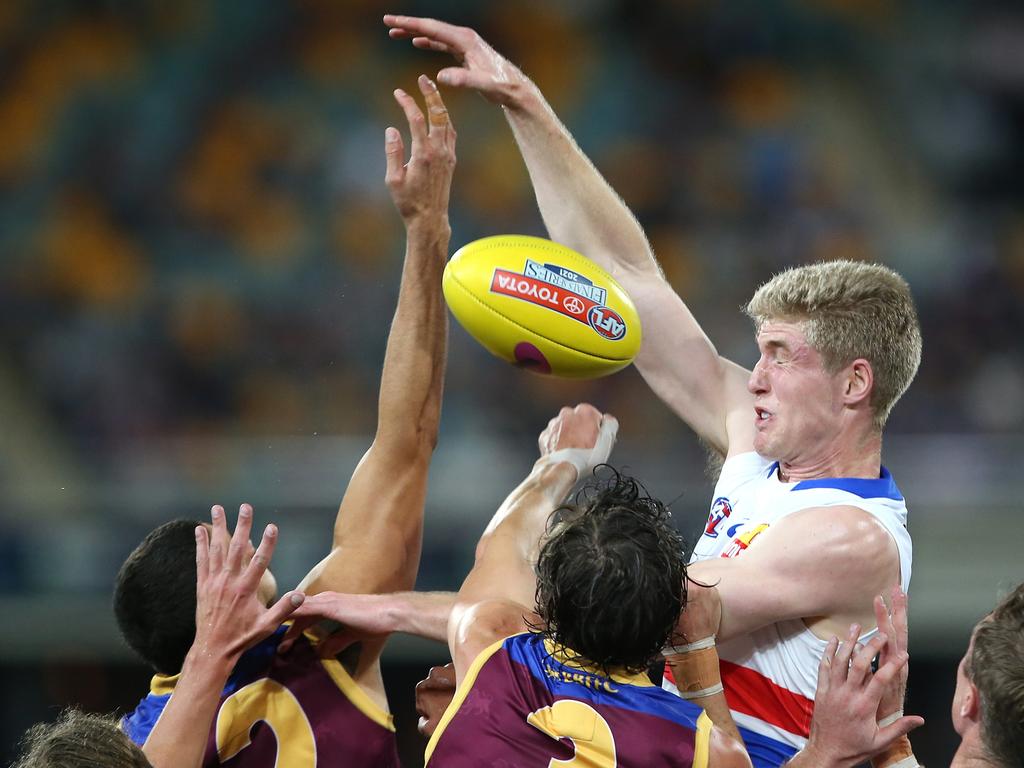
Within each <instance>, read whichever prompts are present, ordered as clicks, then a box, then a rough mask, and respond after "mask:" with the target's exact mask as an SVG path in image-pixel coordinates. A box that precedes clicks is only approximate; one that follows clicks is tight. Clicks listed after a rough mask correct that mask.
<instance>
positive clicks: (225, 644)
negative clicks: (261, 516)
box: [192, 504, 304, 659]
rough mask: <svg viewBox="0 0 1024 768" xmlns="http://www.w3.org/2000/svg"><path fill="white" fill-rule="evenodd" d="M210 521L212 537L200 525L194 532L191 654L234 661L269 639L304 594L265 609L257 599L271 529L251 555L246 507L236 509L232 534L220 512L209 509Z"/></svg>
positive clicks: (274, 536) (270, 552)
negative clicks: (193, 613) (194, 559)
mask: <svg viewBox="0 0 1024 768" xmlns="http://www.w3.org/2000/svg"><path fill="white" fill-rule="evenodd" d="M210 517H211V519H212V521H213V524H212V535H211V534H210V532H208V531H207V529H206V527H205V526H198V527H197V528H196V637H195V641H194V643H193V646H192V650H193V651H194V652H197V653H200V654H202V655H203V656H218V657H222V658H223V657H227V658H231V659H237V657H239V656H241V655H242V653H243V652H244V651H246V650H247V649H248V648H250V647H252V646H253V645H255V644H256V643H258V642H259V641H261V640H263V639H265V638H267V637H269V636H270V635H272V634H273V633H274V632H275V631H276V630H277V628H278V627H279V626H281V624H282V622H284V621H285V619H287V618H288V617H289V616H290V615H291V614H292V612H293V611H295V609H296V608H298V607H299V606H300V605H302V601H303V598H304V595H303V594H302V593H301V592H298V591H292V592H289V593H288V594H286V595H285V596H284V597H282V598H281V599H280V600H278V601H277V602H276V603H275V604H274V605H272V606H270V607H269V608H268V607H267V606H266V605H265V604H264V603H263V601H262V600H261V599H260V597H259V595H258V594H257V593H258V591H259V586H260V581H261V579H262V578H263V574H264V573H265V572H266V570H267V567H268V566H269V565H270V558H271V557H272V556H273V554H274V547H275V546H276V545H277V526H275V525H273V524H271V525H268V526H267V527H266V530H264V532H263V539H262V541H260V545H259V547H258V548H257V549H256V551H255V552H252V543H251V542H250V541H249V533H250V530H251V529H252V507H251V506H249V505H248V504H243V505H242V506H241V507H240V508H239V510H238V524H237V525H236V526H235V531H234V534H231V533H229V532H228V527H227V521H226V519H225V515H224V508H223V507H221V506H215V507H213V509H212V510H211V513H210ZM250 553H251V558H250Z"/></svg>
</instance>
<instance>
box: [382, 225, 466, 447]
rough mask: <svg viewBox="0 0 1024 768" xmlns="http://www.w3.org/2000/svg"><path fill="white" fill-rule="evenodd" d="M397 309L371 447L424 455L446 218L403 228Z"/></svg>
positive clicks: (430, 441) (434, 410) (441, 318)
mask: <svg viewBox="0 0 1024 768" xmlns="http://www.w3.org/2000/svg"><path fill="white" fill-rule="evenodd" d="M406 234H407V244H406V254H405V263H404V265H403V268H402V279H401V284H400V287H399V292H398V305H397V308H396V309H395V315H394V319H393V320H392V323H391V332H390V333H389V335H388V342H387V350H386V352H385V354H384V366H383V370H382V372H381V380H380V397H379V401H378V412H377V413H378V416H377V435H376V440H375V442H376V444H377V445H378V446H381V445H384V446H387V447H388V449H389V450H394V451H401V452H408V453H409V454H410V455H412V454H422V453H424V452H426V453H427V454H429V453H430V452H431V451H432V450H433V447H434V445H435V444H436V442H437V429H438V423H439V421H440V417H441V394H442V389H443V386H444V369H445V357H446V354H447V339H448V317H447V307H446V305H445V302H444V296H443V295H442V293H441V274H442V272H443V271H444V265H445V261H446V260H447V258H448V245H449V239H450V236H451V230H450V228H449V225H448V220H447V217H441V216H434V215H431V216H429V217H425V219H424V218H417V219H414V220H411V221H408V222H406Z"/></svg>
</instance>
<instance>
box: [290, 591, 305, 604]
mask: <svg viewBox="0 0 1024 768" xmlns="http://www.w3.org/2000/svg"><path fill="white" fill-rule="evenodd" d="M288 599H289V601H290V602H291V604H292V606H293V607H295V608H298V607H299V606H300V605H302V604H303V603H304V602H305V601H306V596H305V595H304V594H303V593H302V592H293V593H292V594H291V596H290V597H289V598H288Z"/></svg>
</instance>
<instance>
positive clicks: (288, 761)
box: [217, 678, 316, 768]
mask: <svg viewBox="0 0 1024 768" xmlns="http://www.w3.org/2000/svg"><path fill="white" fill-rule="evenodd" d="M260 721H263V722H265V723H266V724H267V725H269V726H270V728H271V730H273V731H274V736H275V737H276V738H277V761H276V763H275V765H276V766H277V768H315V766H316V739H315V738H314V737H313V729H312V728H311V727H310V725H309V720H308V718H307V717H306V713H305V712H303V711H302V705H301V704H299V700H298V699H296V698H295V694H293V693H292V692H291V691H289V690H288V689H287V688H285V687H284V686H283V685H281V684H280V683H278V682H276V681H274V680H269V679H267V678H263V679H262V680H257V681H256V682H255V683H250V684H249V685H247V686H245V687H244V688H240V689H238V690H237V691H235V692H234V693H233V694H231V695H230V696H228V698H227V699H225V700H224V703H223V704H222V705H221V708H220V712H219V713H218V714H217V755H218V757H219V759H220V761H221V762H222V763H224V762H227V761H228V760H230V759H231V758H232V757H234V756H235V755H237V754H238V753H239V752H241V751H242V750H243V749H245V748H246V747H248V746H249V744H250V743H251V742H250V740H249V731H250V730H251V729H252V727H253V726H254V725H255V724H256V723H258V722H260Z"/></svg>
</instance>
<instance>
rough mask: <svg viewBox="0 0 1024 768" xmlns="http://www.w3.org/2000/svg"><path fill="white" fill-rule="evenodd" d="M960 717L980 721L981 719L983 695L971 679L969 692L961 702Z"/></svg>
mask: <svg viewBox="0 0 1024 768" xmlns="http://www.w3.org/2000/svg"><path fill="white" fill-rule="evenodd" d="M960 717H962V718H964V719H965V720H971V721H973V722H978V721H980V720H981V696H979V694H978V689H977V687H976V686H975V685H974V683H972V682H971V681H970V680H968V681H967V693H966V694H964V699H963V701H962V702H961V703H960Z"/></svg>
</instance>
